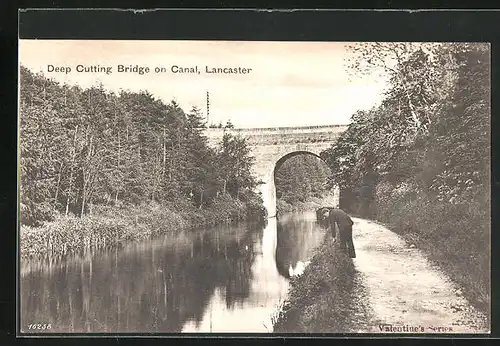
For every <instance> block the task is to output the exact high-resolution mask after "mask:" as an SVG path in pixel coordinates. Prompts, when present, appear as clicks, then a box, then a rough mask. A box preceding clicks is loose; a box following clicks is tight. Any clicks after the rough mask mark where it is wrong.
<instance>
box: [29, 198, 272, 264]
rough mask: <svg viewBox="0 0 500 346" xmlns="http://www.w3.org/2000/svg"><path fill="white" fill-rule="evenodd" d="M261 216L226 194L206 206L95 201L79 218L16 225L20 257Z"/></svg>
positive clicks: (260, 210)
mask: <svg viewBox="0 0 500 346" xmlns="http://www.w3.org/2000/svg"><path fill="white" fill-rule="evenodd" d="M264 216H265V211H264V210H263V208H262V207H261V206H260V205H259V204H258V203H256V202H255V203H243V202H241V201H239V200H235V199H233V198H231V197H230V196H228V195H225V196H222V197H220V198H218V199H217V200H215V201H214V203H213V204H212V205H211V206H210V207H209V208H207V209H196V208H193V207H192V206H189V205H185V206H179V205H176V206H162V205H158V204H148V205H145V204H144V205H141V206H134V207H132V206H129V207H121V208H117V207H99V208H97V207H96V208H95V210H94V211H93V213H92V215H89V216H85V217H83V218H79V217H74V216H58V217H57V218H56V219H55V220H54V221H52V222H46V223H45V224H44V225H43V226H41V227H29V226H21V233H20V246H21V258H26V259H28V258H32V259H37V258H42V257H45V256H51V257H52V256H59V255H65V254H68V253H72V252H78V251H83V250H99V249H104V248H112V247H115V246H120V245H121V244H122V243H123V242H126V241H137V240H143V239H147V238H149V237H153V236H157V235H161V234H168V233H174V232H176V231H178V230H180V229H186V228H195V227H202V226H213V225H217V224H222V223H231V222H237V221H240V220H248V219H262V218H263V217H264Z"/></svg>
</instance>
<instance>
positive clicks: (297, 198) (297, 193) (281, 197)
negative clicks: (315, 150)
mask: <svg viewBox="0 0 500 346" xmlns="http://www.w3.org/2000/svg"><path fill="white" fill-rule="evenodd" d="M329 176H330V169H329V168H328V166H327V165H326V164H325V163H324V162H323V161H322V160H321V159H319V158H318V157H315V156H313V155H307V154H301V155H296V156H293V157H291V158H289V159H287V160H286V161H284V162H283V164H282V165H281V166H280V167H277V169H276V171H275V175H274V177H275V186H276V198H277V208H278V212H285V211H291V210H294V209H301V206H303V207H304V208H306V207H307V204H305V203H306V202H311V201H313V200H315V199H316V200H318V201H321V199H322V197H324V196H325V195H326V194H328V193H329V191H330V189H331V186H330V185H329V184H328V182H329V179H328V178H329Z"/></svg>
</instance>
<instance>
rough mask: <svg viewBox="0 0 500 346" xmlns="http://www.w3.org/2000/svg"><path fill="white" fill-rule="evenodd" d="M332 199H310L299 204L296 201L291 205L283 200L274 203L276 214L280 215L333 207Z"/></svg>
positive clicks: (326, 197)
mask: <svg viewBox="0 0 500 346" xmlns="http://www.w3.org/2000/svg"><path fill="white" fill-rule="evenodd" d="M333 205H334V198H333V195H326V196H324V197H322V198H318V197H311V198H308V199H307V200H305V201H303V202H301V201H297V202H294V203H293V204H292V203H288V202H287V201H285V200H282V199H278V200H277V201H276V210H277V212H278V214H280V213H288V212H294V211H308V210H316V209H318V208H320V207H323V206H333Z"/></svg>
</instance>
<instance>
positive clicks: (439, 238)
mask: <svg viewBox="0 0 500 346" xmlns="http://www.w3.org/2000/svg"><path fill="white" fill-rule="evenodd" d="M350 53H351V54H350V55H349V57H350V58H349V59H348V60H347V64H348V68H349V70H350V71H353V72H355V73H357V74H358V75H361V76H365V77H367V76H369V75H372V76H373V75H374V74H375V73H382V74H383V76H385V77H386V78H387V81H388V88H387V90H386V92H385V94H384V95H383V100H382V102H381V103H380V104H379V105H377V106H375V107H373V108H372V109H370V110H367V111H358V112H356V113H355V114H354V115H353V116H352V118H351V124H350V125H349V127H348V129H347V130H346V131H345V132H344V133H343V134H342V135H341V136H340V138H339V140H338V142H337V143H336V144H335V145H333V146H332V147H331V148H329V149H328V150H326V151H324V152H323V153H322V154H321V156H322V158H323V159H324V160H325V161H326V162H327V163H328V165H329V166H330V168H331V170H332V177H331V180H332V181H334V182H336V183H338V184H339V185H340V186H341V187H343V189H342V192H341V201H340V202H341V207H343V208H344V209H347V210H349V211H351V212H353V213H357V214H358V215H361V216H365V217H370V218H376V219H379V220H381V221H383V222H385V223H387V224H389V225H390V226H391V227H392V229H393V230H394V231H395V232H398V233H401V234H403V235H405V237H406V238H407V239H409V240H410V241H412V242H413V243H417V244H418V246H419V247H421V248H422V249H424V250H427V251H428V253H430V254H431V258H432V259H434V260H437V261H439V263H440V264H443V265H444V266H445V267H446V269H447V270H448V272H449V274H450V275H451V276H452V277H453V278H454V279H455V280H456V281H458V282H460V283H461V284H463V286H465V288H466V291H467V292H468V294H469V297H470V298H471V299H472V300H473V301H475V302H478V303H479V304H480V305H481V304H482V306H483V307H487V306H488V304H489V278H490V271H489V261H490V258H489V246H490V242H489V235H490V147H491V145H490V111H491V109H490V70H491V66H490V50H489V45H488V44H482V43H376V42H374V43H366V44H355V45H351V46H350Z"/></svg>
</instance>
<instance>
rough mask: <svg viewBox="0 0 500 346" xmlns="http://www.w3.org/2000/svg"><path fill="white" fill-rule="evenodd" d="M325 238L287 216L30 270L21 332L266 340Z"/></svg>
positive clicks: (24, 281)
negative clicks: (40, 329) (295, 274)
mask: <svg viewBox="0 0 500 346" xmlns="http://www.w3.org/2000/svg"><path fill="white" fill-rule="evenodd" d="M277 229H278V232H277V231H276V230H277ZM323 234H324V232H323V231H322V230H320V229H319V227H318V226H317V225H316V224H315V223H314V215H313V214H312V213H311V215H309V214H293V215H291V214H290V215H288V216H286V215H284V216H283V217H280V219H279V220H278V222H277V220H276V219H275V218H272V219H269V222H268V224H267V226H266V227H265V228H264V229H262V227H260V228H258V229H255V227H253V228H252V227H249V226H248V225H245V224H241V225H239V226H231V227H217V228H213V229H209V230H206V231H200V232H194V231H184V232H180V233H179V234H177V235H175V236H172V235H170V236H165V237H162V238H158V239H155V240H150V241H145V242H141V243H132V244H129V245H127V246H126V247H125V248H123V249H119V250H112V251H108V252H105V253H100V254H94V255H93V256H90V255H87V256H85V257H81V258H76V257H75V258H73V259H66V260H64V261H62V262H60V263H57V264H51V265H50V266H48V265H45V266H40V263H33V266H32V267H33V268H32V269H31V271H29V270H28V269H29V268H26V267H23V273H22V277H21V318H22V321H21V330H22V331H25V332H27V330H26V329H27V325H28V324H30V323H50V324H51V326H52V329H51V330H50V331H51V332H115V333H116V332H181V331H184V332H194V331H201V332H210V331H212V332H225V331H232V332H253V331H255V332H266V331H271V330H272V325H271V321H270V317H271V314H272V312H273V311H274V310H275V309H276V306H277V305H278V304H279V303H280V302H281V301H283V300H284V299H285V297H286V293H287V290H288V280H287V279H286V278H287V277H289V272H290V271H289V269H290V268H292V269H293V268H296V267H297V264H298V263H301V262H305V261H306V260H307V259H308V258H309V257H310V254H311V249H309V247H314V246H317V245H318V244H319V241H320V240H321V238H322V235H323ZM283 268H285V270H283ZM280 274H281V275H280Z"/></svg>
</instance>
